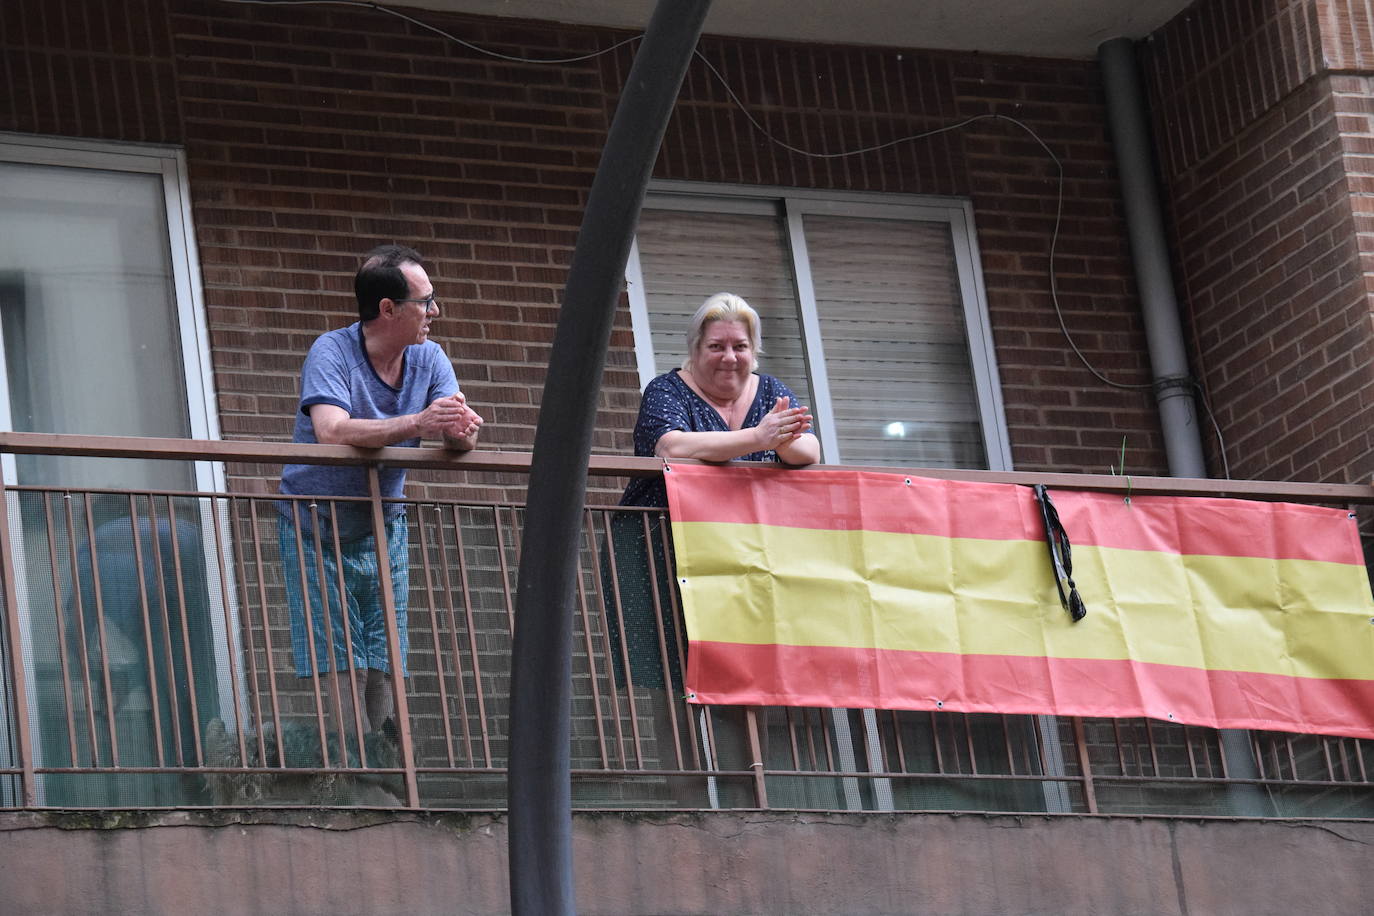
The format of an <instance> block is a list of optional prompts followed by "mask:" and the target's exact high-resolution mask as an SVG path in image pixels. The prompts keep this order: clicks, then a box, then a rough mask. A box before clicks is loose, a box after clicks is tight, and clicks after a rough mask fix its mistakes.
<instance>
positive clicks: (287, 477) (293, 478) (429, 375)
mask: <svg viewBox="0 0 1374 916" xmlns="http://www.w3.org/2000/svg"><path fill="white" fill-rule="evenodd" d="M457 391H458V380H457V378H455V377H454V375H453V364H452V363H450V362H449V360H448V357H447V356H446V355H445V354H444V351H443V348H441V347H440V346H439V345H438V344H437V343H434V342H433V341H428V340H427V341H425V342H424V343H422V344H416V345H414V346H410V347H406V351H405V362H404V366H403V367H402V369H401V386H400V387H399V388H393V387H392V386H390V385H388V384H387V383H386V382H384V381H382V379H381V377H380V376H378V375H377V371H376V370H375V369H373V368H372V362H371V361H370V360H369V359H368V358H367V348H366V346H365V345H364V342H363V329H362V324H361V322H355V323H354V324H351V325H349V326H348V327H346V328H339V329H338V330H336V331H329V332H328V333H326V334H322V335H320V337H319V338H318V339H317V340H316V341H315V343H314V344H312V345H311V347H310V353H309V354H308V355H307V356H306V357H305V366H304V367H303V368H302V369H301V400H300V408H299V409H298V410H297V411H296V427H295V430H294V431H293V433H292V435H291V441H292V442H305V443H315V442H318V441H319V440H318V439H317V438H316V437H315V427H314V424H312V423H311V422H310V413H309V411H310V408H311V407H312V406H314V405H315V404H333V405H335V406H337V407H342V408H343V409H344V410H346V411H348V415H349V416H350V417H352V418H354V419H358V420H387V419H391V418H392V417H400V416H405V415H406V414H413V413H419V412H420V411H422V410H424V409H425V408H426V407H428V406H429V405H430V404H431V403H433V402H434V400H435V399H437V398H442V397H447V396H449V395H451V394H455V393H457ZM395 444H396V445H403V446H415V445H419V444H420V439H419V437H418V436H417V437H415V438H413V439H406V440H405V441H404V442H397V443H395ZM380 476H381V485H382V495H383V496H384V497H399V496H400V495H401V493H402V490H403V489H404V487H405V481H406V472H405V468H392V467H385V466H384V467H382V468H381V469H380ZM281 492H283V493H289V494H293V495H301V496H304V495H311V496H367V495H368V491H367V469H366V468H362V467H356V466H338V465H324V464H288V465H286V467H284V468H283V469H282V475H281ZM296 505H299V506H300V509H301V521H302V524H306V525H308V524H309V513H308V512H307V511H306V506H305V505H304V504H301V503H297V504H296ZM279 506H280V508H281V511H282V513H283V514H284V515H286V516H287V517H288V518H290V517H291V515H292V503H291V502H282V503H280V504H279ZM385 506H386V516H387V518H394V517H396V516H398V515H401V514H402V513H403V512H404V511H405V510H404V507H403V506H401V504H399V503H386V504H385ZM320 512H321V514H322V515H325V516H327V515H328V514H329V513H328V512H327V511H326V510H325V509H324V507H321V508H320ZM337 516H338V522H339V537H340V539H341V540H356V539H357V538H360V537H364V536H366V535H368V534H371V533H372V523H371V511H370V510H369V509H368V506H367V504H366V503H340V504H339V511H338V513H337Z"/></svg>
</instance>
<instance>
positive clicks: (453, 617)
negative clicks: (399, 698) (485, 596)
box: [421, 505, 472, 767]
mask: <svg viewBox="0 0 1374 916" xmlns="http://www.w3.org/2000/svg"><path fill="white" fill-rule="evenodd" d="M433 508H434V540H435V542H436V543H437V544H438V547H439V556H440V557H441V558H442V557H447V556H449V549H448V539H447V538H445V537H444V507H443V506H439V505H435V506H434V507H433ZM421 524H422V525H423V516H421ZM450 565H451V564H449V563H440V564H439V568H440V570H441V573H442V575H443V590H444V601H443V605H444V609H445V610H446V611H447V612H448V637H449V648H450V651H451V652H452V653H453V659H452V661H451V662H450V665H451V666H452V668H453V684H454V692H455V693H456V694H457V699H458V722H459V724H460V725H461V726H462V732H463V747H464V748H465V749H466V751H467V759H468V761H469V762H471V760H472V726H471V724H470V723H469V722H468V700H467V687H466V685H465V683H464V680H463V653H462V651H461V649H460V648H459V644H458V612H457V611H456V610H455V609H454V607H453V577H452V575H451V574H450V573H449V567H450ZM433 613H434V616H435V617H436V618H437V617H438V612H437V611H435V612H433ZM436 623H437V621H436ZM441 648H442V640H441V638H440V636H439V634H438V632H437V630H436V631H435V632H434V655H435V663H434V664H435V669H436V670H437V671H438V673H439V683H440V685H441V687H442V685H443V679H444V675H443V661H442V660H441V659H440V658H439V650H440V649H441ZM440 702H441V717H442V718H443V720H444V753H445V754H446V755H447V757H448V763H449V766H451V767H456V766H457V765H458V760H457V758H456V757H455V756H454V740H453V734H452V728H451V727H450V725H449V722H448V720H449V718H450V713H449V709H448V697H447V694H446V693H444V692H443V691H442V690H441V691H440Z"/></svg>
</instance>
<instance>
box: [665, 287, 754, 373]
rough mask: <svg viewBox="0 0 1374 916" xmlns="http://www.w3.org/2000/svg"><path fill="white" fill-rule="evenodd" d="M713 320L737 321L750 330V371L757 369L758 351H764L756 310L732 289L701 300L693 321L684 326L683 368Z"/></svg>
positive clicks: (689, 362)
mask: <svg viewBox="0 0 1374 916" xmlns="http://www.w3.org/2000/svg"><path fill="white" fill-rule="evenodd" d="M715 321H738V322H739V323H740V324H742V325H744V330H745V331H747V332H748V334H749V350H750V353H751V359H752V360H753V365H751V366H750V367H749V371H751V372H752V371H753V370H755V369H757V368H758V367H759V357H758V355H759V354H760V353H762V352H763V347H762V345H761V343H760V339H759V313H758V312H756V311H754V307H753V306H751V305H750V304H749V303H747V302H745V301H744V300H743V299H742V298H740V297H739V296H736V295H735V294H734V293H716V294H715V295H714V296H711V297H709V298H708V299H707V300H706V301H705V302H703V303H702V304H701V307H700V308H698V309H697V311H696V314H695V315H693V316H692V323H691V325H690V326H689V327H688V328H687V358H686V359H684V360H683V361H682V368H683V369H689V368H691V365H692V357H693V356H695V355H696V352H697V350H698V349H699V348H700V347H701V339H702V338H703V337H705V336H706V328H707V326H708V325H710V324H711V323H712V322H715Z"/></svg>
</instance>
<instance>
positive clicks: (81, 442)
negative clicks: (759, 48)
mask: <svg viewBox="0 0 1374 916" xmlns="http://www.w3.org/2000/svg"><path fill="white" fill-rule="evenodd" d="M0 452H9V453H13V454H25V455H72V456H85V457H105V458H152V459H166V460H191V461H239V462H249V463H252V462H260V463H271V464H337V465H359V464H374V463H384V464H387V465H397V466H404V467H408V468H416V469H428V470H450V471H454V470H464V471H503V472H511V473H520V472H527V471H528V470H529V467H530V461H531V455H530V453H529V452H500V451H487V450H483V449H474V450H472V451H467V452H456V451H452V450H450V449H446V448H439V447H430V448H402V447H399V446H391V447H388V448H379V449H359V448H353V447H352V446H347V445H300V444H295V443H285V442H282V443H270V442H247V441H237V440H203V439H154V438H135V437H128V436H86V435H72V434H66V433H31V432H5V433H0ZM674 460H675V461H676V462H677V463H681V464H711V463H713V462H699V461H695V460H693V459H686V458H678V459H674ZM741 464H746V465H747V462H741ZM825 467H826V470H835V469H837V468H843V467H845V466H844V465H826V466H825ZM851 469H853V470H863V471H867V472H872V473H879V474H904V475H908V476H909V475H912V474H915V475H917V476H921V477H928V478H933V479H937V480H969V481H981V482H984V483H1010V484H1019V485H1026V486H1028V485H1030V484H1033V483H1043V484H1044V485H1045V486H1047V487H1050V488H1052V489H1064V490H1091V491H1098V492H1106V493H1123V494H1124V493H1126V492H1127V491H1128V490H1129V492H1130V493H1131V494H1132V495H1138V496H1143V495H1169V496H1231V497H1245V498H1250V499H1260V500H1265V499H1279V500H1295V501H1299V502H1320V503H1333V504H1334V503H1341V504H1346V503H1349V504H1352V505H1370V504H1374V486H1371V485H1368V484H1337V483H1306V482H1291V481H1275V480H1215V479H1210V478H1192V477H1135V476H1132V477H1131V479H1130V481H1129V482H1127V481H1126V480H1125V479H1124V478H1123V477H1120V476H1116V475H1111V474H1066V473H1039V472H1034V471H980V470H969V469H957V468H912V467H906V468H901V467H886V466H880V467H869V466H863V467H857V466H855V467H853V468H851ZM800 470H801V471H802V472H803V473H805V469H804V468H803V469H800ZM662 471H663V462H662V461H661V460H660V459H657V458H633V457H625V456H609V455H592V456H591V458H590V460H589V462H588V473H589V474H591V475H592V476H609V477H653V476H657V475H658V474H661V473H662Z"/></svg>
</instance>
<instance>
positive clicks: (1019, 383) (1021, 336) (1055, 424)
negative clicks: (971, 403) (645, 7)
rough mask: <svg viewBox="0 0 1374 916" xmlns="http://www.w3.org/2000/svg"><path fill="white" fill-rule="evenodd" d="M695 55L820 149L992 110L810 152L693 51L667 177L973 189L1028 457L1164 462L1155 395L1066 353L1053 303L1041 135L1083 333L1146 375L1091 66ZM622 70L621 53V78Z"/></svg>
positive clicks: (888, 55)
mask: <svg viewBox="0 0 1374 916" xmlns="http://www.w3.org/2000/svg"><path fill="white" fill-rule="evenodd" d="M700 51H701V55H702V56H703V57H705V58H706V59H707V60H708V61H710V63H711V65H712V67H714V68H715V69H716V70H717V71H718V72H719V74H720V77H722V78H723V79H724V82H725V83H728V84H729V86H730V88H731V89H732V90H733V91H734V93H735V95H737V96H738V97H739V99H740V100H741V102H742V103H743V104H744V106H745V107H747V108H748V109H749V111H750V113H751V114H752V115H753V117H754V118H755V120H757V121H758V122H759V123H760V125H761V126H762V128H763V129H764V130H766V131H767V132H768V134H770V135H771V136H772V137H773V138H775V139H776V140H777V141H781V143H783V144H787V145H789V146H793V147H799V148H801V149H804V150H806V151H808V152H813V153H820V154H833V153H837V152H843V151H847V150H854V149H862V148H867V147H872V146H880V145H883V144H888V143H892V141H901V140H902V139H903V138H908V137H911V136H913V135H916V134H921V133H924V132H927V131H931V130H935V129H937V128H943V127H948V126H950V125H952V124H956V123H959V122H964V121H968V120H969V119H978V118H982V120H974V121H973V122H972V123H969V124H967V125H966V126H964V127H962V128H960V129H957V130H952V131H948V132H944V133H940V134H937V135H935V136H932V137H928V138H925V139H920V140H910V141H905V142H898V143H895V144H894V145H891V146H888V147H886V148H884V149H881V150H877V151H874V152H871V153H865V154H863V155H858V156H849V157H842V158H828V159H827V158H817V157H814V156H807V155H803V154H800V153H797V152H794V151H791V150H788V149H786V148H784V147H783V146H782V145H780V143H778V142H774V140H772V139H769V137H768V136H765V135H764V133H763V132H762V131H760V130H759V129H758V128H757V127H755V126H754V125H752V124H751V123H750V122H749V120H748V119H747V118H746V117H745V116H744V114H743V113H742V112H741V111H740V108H739V106H738V105H736V104H735V103H734V101H733V100H732V99H731V98H730V96H729V94H728V93H727V92H726V90H725V88H724V86H723V85H722V82H721V78H718V77H717V76H716V75H715V74H714V73H712V72H711V70H709V69H707V68H706V67H705V66H704V65H703V64H702V63H701V61H700V60H697V61H694V62H693V65H692V67H691V69H690V70H689V71H688V75H687V78H686V80H685V82H684V85H683V88H682V92H681V94H680V97H679V102H678V105H677V108H676V110H675V112H674V115H673V119H672V121H671V123H670V125H669V128H668V132H667V135H666V136H665V138H664V144H663V149H662V152H661V154H660V156H659V160H658V164H657V168H656V170H655V176H656V177H658V178H669V179H680V180H697V181H713V182H726V183H742V184H765V185H779V186H784V187H788V186H792V187H805V188H821V189H839V190H857V191H876V192H894V193H903V194H928V195H952V196H958V197H966V198H969V199H970V200H971V201H972V203H973V208H974V219H975V222H976V225H977V231H978V244H979V246H980V248H981V253H982V268H983V278H984V281H985V284H986V289H987V296H988V307H989V312H990V318H991V324H992V329H993V336H994V339H995V341H996V347H997V357H998V364H999V371H1000V374H1001V381H1002V395H1003V398H1004V402H1005V409H1006V414H1007V422H1008V426H1009V428H1010V435H1011V442H1012V453H1013V460H1014V462H1015V465H1016V467H1018V468H1021V469H1025V470H1032V469H1055V470H1067V471H1095V472H1102V471H1105V470H1106V468H1108V467H1109V466H1111V465H1113V464H1115V463H1117V462H1119V460H1120V453H1121V445H1122V441H1123V439H1124V440H1125V441H1126V450H1127V453H1126V464H1127V467H1128V468H1134V469H1136V470H1137V471H1138V472H1141V473H1164V472H1165V460H1164V457H1163V446H1162V441H1161V439H1160V433H1159V427H1158V420H1157V417H1156V413H1155V409H1154V404H1153V398H1152V397H1151V396H1149V394H1148V392H1141V391H1138V390H1137V391H1123V390H1119V389H1113V388H1110V387H1108V386H1106V385H1103V384H1101V383H1100V382H1098V380H1096V379H1095V378H1094V377H1093V376H1092V374H1091V373H1090V372H1089V371H1088V370H1087V369H1085V368H1084V367H1083V366H1082V364H1081V363H1080V362H1079V361H1078V360H1077V358H1076V357H1074V356H1073V355H1072V353H1071V352H1070V350H1069V347H1068V345H1067V344H1066V343H1065V340H1064V337H1063V334H1062V332H1061V330H1060V328H1059V321H1058V319H1057V317H1056V316H1055V313H1054V307H1053V303H1052V301H1051V298H1050V291H1049V290H1050V284H1049V272H1048V267H1049V245H1050V236H1051V233H1052V230H1053V227H1054V217H1055V209H1056V202H1057V193H1058V184H1057V174H1058V173H1057V170H1056V167H1055V165H1054V161H1053V160H1052V159H1051V158H1050V157H1049V156H1048V155H1047V154H1046V153H1045V151H1044V149H1043V148H1042V147H1041V146H1040V145H1039V144H1038V143H1037V141H1036V140H1035V139H1034V138H1033V137H1032V136H1031V134H1030V132H1029V131H1034V133H1035V134H1037V135H1039V136H1040V137H1041V138H1043V139H1044V141H1045V142H1046V143H1047V144H1048V145H1049V146H1050V148H1051V149H1052V150H1054V151H1055V152H1056V155H1057V156H1058V157H1059V158H1060V160H1061V161H1062V163H1063V167H1064V173H1065V178H1066V183H1065V186H1064V212H1063V221H1062V224H1061V226H1060V236H1059V240H1058V246H1057V249H1058V256H1057V258H1056V266H1057V268H1058V273H1059V276H1058V281H1059V282H1058V288H1059V291H1060V304H1061V306H1062V308H1063V309H1064V314H1065V319H1066V322H1067V324H1068V326H1069V328H1070V330H1071V331H1072V333H1073V334H1074V339H1075V342H1076V343H1077V344H1078V345H1079V347H1080V348H1081V349H1082V350H1083V351H1084V353H1085V354H1086V355H1087V357H1088V358H1089V360H1090V361H1091V362H1092V363H1093V364H1094V365H1095V366H1096V367H1097V368H1098V369H1099V370H1101V371H1103V372H1104V373H1105V374H1107V375H1108V376H1109V377H1112V378H1113V380H1115V381H1121V382H1123V383H1126V384H1140V383H1144V384H1146V385H1148V384H1149V371H1148V359H1147V357H1146V355H1145V343H1144V337H1143V333H1142V330H1141V324H1140V319H1139V313H1138V307H1137V304H1136V297H1135V291H1134V282H1133V280H1132V279H1131V276H1132V275H1131V267H1130V262H1129V257H1128V253H1127V251H1126V239H1125V227H1124V223H1123V222H1122V215H1121V209H1120V205H1119V203H1118V197H1119V193H1118V189H1117V184H1116V179H1115V174H1114V167H1113V164H1112V156H1111V151H1110V148H1109V145H1108V142H1107V139H1106V135H1105V112H1104V109H1103V107H1102V99H1101V90H1100V87H1099V84H1098V77H1097V71H1096V67H1095V66H1094V65H1091V64H1084V63H1081V62H1074V61H1044V60H1024V59H1016V58H995V57H986V56H982V55H977V56H974V55H953V54H941V53H931V52H911V51H895V50H890V49H873V48H824V47H817V46H810V45H791V44H779V43H766V42H754V41H742V40H731V39H722V38H711V37H708V38H706V39H704V40H703V41H702V43H701V45H700ZM627 69H628V56H626V55H622V56H621V57H619V58H617V59H616V60H615V61H614V62H613V63H612V64H611V65H610V68H609V73H608V77H607V81H608V85H616V84H618V83H619V82H620V81H622V80H623V79H624V73H625V72H626V70H627ZM988 115H1000V116H1004V117H1007V118H1015V119H1016V120H1018V121H1020V122H1021V124H1023V125H1025V126H1024V127H1022V126H1018V125H1017V124H1015V123H1012V122H1011V121H1009V120H1004V119H1002V118H988V117H987V116H988Z"/></svg>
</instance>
